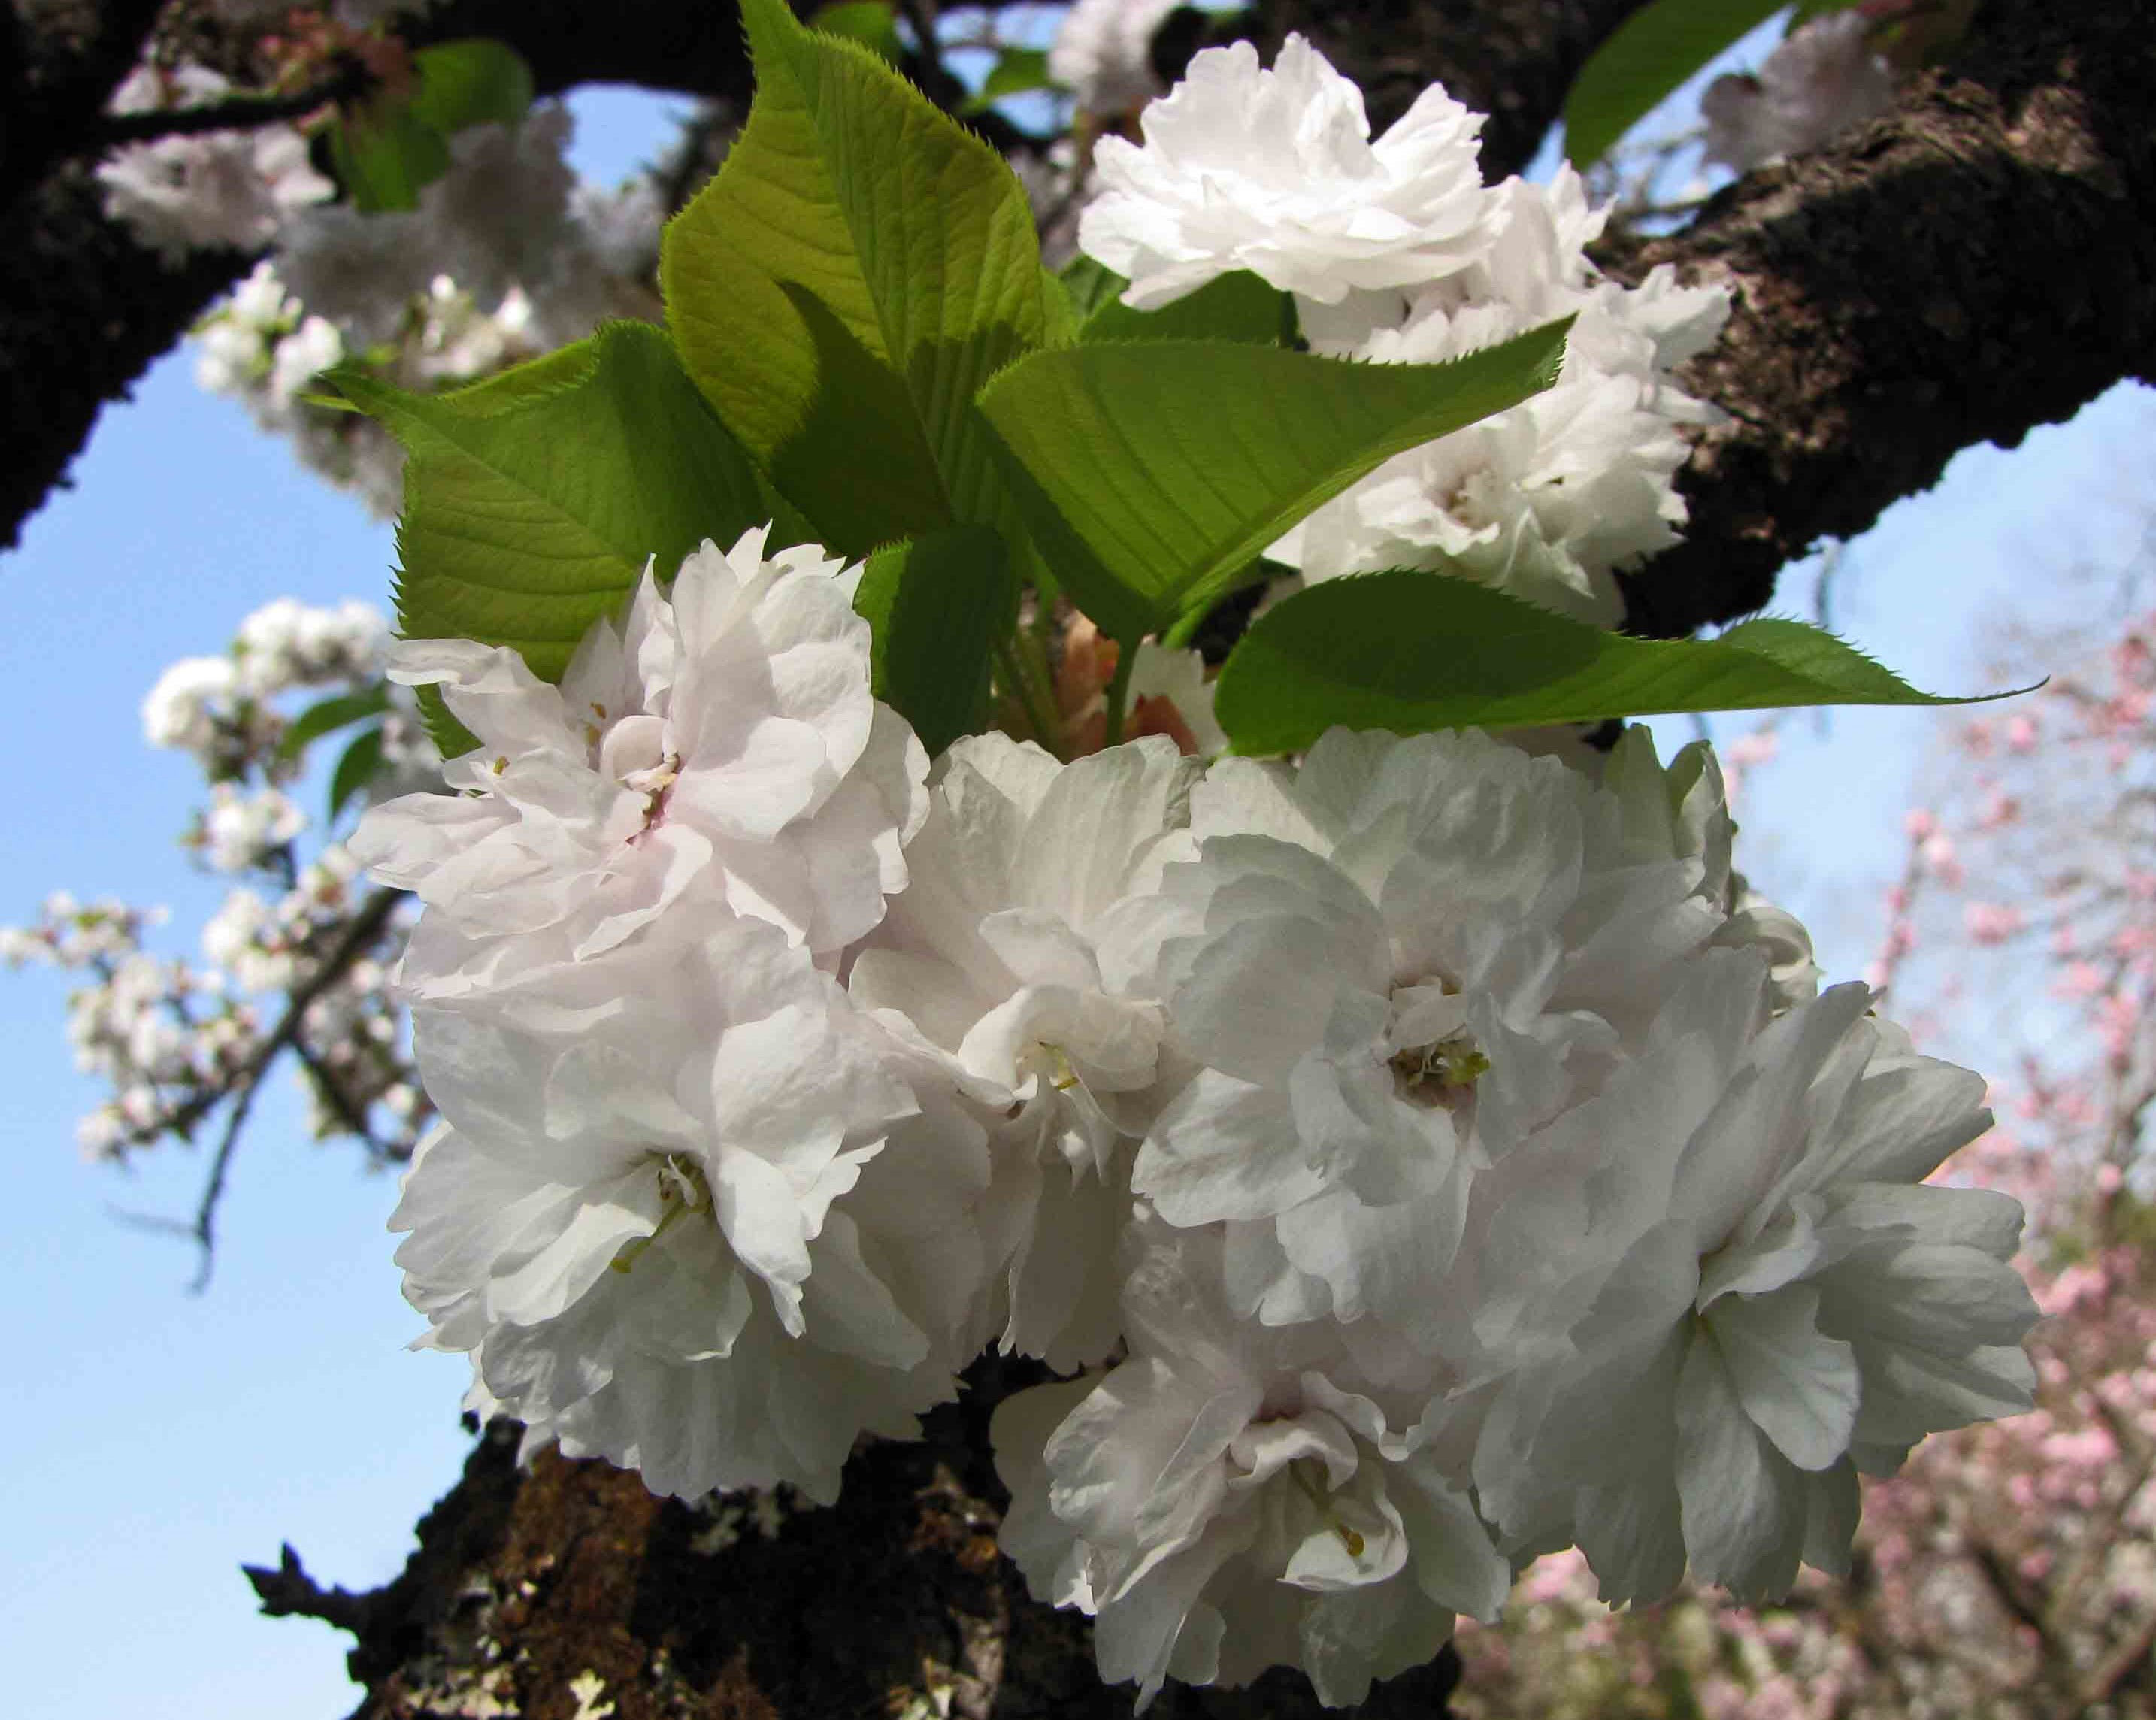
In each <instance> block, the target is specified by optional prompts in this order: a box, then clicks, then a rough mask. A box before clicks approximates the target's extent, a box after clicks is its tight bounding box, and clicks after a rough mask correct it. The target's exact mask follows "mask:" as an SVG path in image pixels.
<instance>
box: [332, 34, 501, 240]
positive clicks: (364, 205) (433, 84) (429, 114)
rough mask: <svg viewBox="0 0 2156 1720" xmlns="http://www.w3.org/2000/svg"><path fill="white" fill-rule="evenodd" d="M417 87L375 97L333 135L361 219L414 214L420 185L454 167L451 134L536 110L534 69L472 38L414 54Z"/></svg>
mask: <svg viewBox="0 0 2156 1720" xmlns="http://www.w3.org/2000/svg"><path fill="white" fill-rule="evenodd" d="M412 63H413V67H414V69H416V70H417V71H418V89H417V90H414V91H413V92H412V93H411V94H410V95H406V96H401V97H397V98H391V97H388V96H386V95H377V96H376V97H374V98H373V99H372V100H370V101H367V102H365V103H362V105H359V106H358V107H357V108H356V109H354V110H352V111H351V112H348V113H346V114H344V115H342V116H340V117H339V119H338V120H337V122H336V125H335V126H333V127H332V128H331V132H330V155H331V160H332V162H334V164H335V166H336V172H337V177H338V178H339V179H341V181H342V182H344V187H345V190H346V194H347V195H348V196H349V197H350V198H352V204H353V206H354V207H355V208H357V209H358V210H359V211H360V212H361V213H362V214H375V213H382V212H384V211H388V210H397V209H416V208H418V207H419V192H420V189H421V187H423V186H426V185H428V184H429V183H431V182H433V181H434V180H437V179H439V178H440V177H442V175H443V174H444V173H446V172H449V137H450V135H451V134H452V133H454V132H457V131H463V130H464V129H465V127H466V126H480V125H485V124H487V123H489V122H490V121H498V122H500V123H501V124H504V125H512V126H513V125H515V124H516V122H517V121H520V120H521V119H522V118H523V117H524V116H525V114H526V111H527V110H529V109H530V107H531V67H529V66H528V65H526V64H525V62H524V59H523V56H522V55H521V54H518V53H517V52H516V49H512V48H511V47H509V46H508V45H507V44H505V43H501V42H495V41H490V40H488V39H485V38H480V37H473V38H469V39H465V40H461V41H456V42H443V43H439V44H436V45H435V46H434V47H432V48H423V49H420V50H419V51H418V53H416V54H413V56H412Z"/></svg>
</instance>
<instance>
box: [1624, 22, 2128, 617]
mask: <svg viewBox="0 0 2156 1720" xmlns="http://www.w3.org/2000/svg"><path fill="white" fill-rule="evenodd" d="M2150 22H2151V21H2150V17H2149V13H2148V9H2147V8H2146V6H2145V5H2144V4H2143V0H2075V3H2074V4H2071V5H2064V6H2062V5H2060V4H2057V3H2056V0H1986V4H1985V5H1984V8H1982V10H1981V11H1980V13H1979V14H1978V17H1977V20H1976V23H1975V25H1974V28H1972V30H1971V32H1970V33H1969V36H1968V38H1967V39H1965V41H1964V42H1963V44H1961V46H1960V48H1959V49H1958V51H1956V52H1955V53H1954V54H1953V55H1952V56H1951V57H1950V58H1949V59H1948V61H1947V63H1946V64H1943V66H1941V67H1940V68H1938V69H1936V70H1934V71H1933V72H1931V73H1929V74H1927V75H1926V76H1925V77H1923V78H1922V80H1919V81H1918V82H1917V85H1915V87H1914V88H1913V89H1912V90H1909V91H1908V92H1907V95H1905V97H1904V98H1903V100H1902V101H1901V102H1900V103H1899V105H1897V107H1896V109H1895V110H1894V111H1893V112H1892V114H1891V115H1889V116H1886V118H1884V119H1882V120H1881V121H1878V122H1877V123H1876V124H1874V125H1871V126H1866V127H1864V128H1861V129H1860V130H1858V131H1856V132H1855V133H1854V134H1852V135H1851V136H1846V137H1845V138H1843V139H1841V140H1840V141H1838V142H1837V143H1836V144H1835V146H1833V147H1832V148H1830V149H1828V150H1825V151H1822V152H1820V153H1818V154H1815V155H1811V156H1807V157H1801V158H1799V159H1797V160H1794V161H1792V162H1787V163H1786V164H1784V165H1783V166H1780V167H1770V168H1767V169H1764V170H1763V171H1761V172H1755V173H1753V174H1750V175H1748V176H1747V177H1745V178H1744V179H1743V180H1741V181H1739V182H1738V183H1737V184H1735V185H1733V186H1732V187H1729V189H1728V190H1727V191H1726V192H1724V193H1722V195H1721V196H1720V197H1718V198H1717V199H1716V200H1715V201H1714V202H1713V203H1711V204H1709V205H1708V207H1707V209H1706V210H1705V211H1704V212H1703V213H1702V214H1701V216H1700V217H1699V218H1698V219H1697V221H1695V222H1694V223H1692V225H1691V226H1690V227H1688V228H1686V229H1685V230H1684V231H1683V232H1681V233H1679V234H1675V235H1673V236H1671V237H1670V238H1666V239H1656V240H1654V241H1653V242H1651V243H1649V244H1642V245H1638V246H1636V247H1634V248H1631V249H1629V250H1627V251H1625V252H1624V253H1622V254H1618V255H1615V256H1613V257H1610V258H1609V259H1605V260H1607V261H1608V262H1609V264H1611V266H1612V267H1613V268H1614V269H1615V270H1616V271H1617V272H1618V273H1620V275H1633V276H1635V277H1636V275H1639V274H1640V273H1643V272H1645V270H1647V269H1648V268H1650V267H1651V266H1652V265H1653V264H1656V263H1662V262H1666V263H1671V264H1676V267H1677V268H1678V270H1680V272H1681V273H1682V274H1683V275H1686V277H1687V278H1688V279H1691V280H1711V281H1722V282H1724V283H1726V284H1727V285H1728V286H1729V288H1730V289H1731V291H1732V296H1733V299H1734V302H1735V315H1734V316H1733V317H1732V321H1731V323H1730V326H1729V328H1728V330H1727V331H1726V332H1725V333H1724V335H1723V336H1722V339H1721V340H1720V341H1718V342H1717V344H1716V345H1715V347H1713V348H1712V350H1711V351H1709V352H1707V353H1705V354H1704V355H1702V357H1699V358H1698V359H1697V360H1696V361H1694V362H1693V363H1692V365H1691V369H1690V372H1689V375H1688V377H1686V383H1687V386H1689V387H1690V388H1691V390H1692V391H1693V392H1694V393H1697V394H1700V395H1702V396H1703V397H1704V398H1707V399H1709V400H1712V401H1713V402H1714V403H1716V404H1717V405H1718V406H1720V407H1722V408H1723V409H1724V410H1725V411H1726V412H1727V413H1729V415H1730V420H1729V423H1728V424H1727V425H1726V426H1725V427H1724V428H1723V429H1719V430H1717V431H1714V432H1712V433H1710V434H1708V435H1707V438H1706V439H1705V440H1704V442H1703V444H1702V446H1701V448H1700V449H1699V451H1698V452H1697V454H1695V455H1694V456H1693V458H1692V461H1691V465H1690V466H1689V467H1688V468H1687V469H1686V470H1685V472H1684V473H1683V474H1681V477H1680V480H1679V485H1680V488H1681V490H1683V492H1684V495H1685V497H1686V501H1688V502H1689V503H1690V504H1691V525H1690V526H1689V527H1688V528H1687V530H1686V537H1685V542H1683V543H1682V544H1681V545H1680V546H1678V547H1676V549H1674V550H1671V551H1670V552H1667V553H1666V554H1664V555H1662V556H1660V557H1656V558H1655V560H1654V561H1652V562H1649V563H1648V564H1647V565H1646V566H1645V567H1643V568H1642V569H1640V572H1638V573H1637V574H1636V575H1635V576H1634V577H1633V578H1631V579H1630V581H1629V582H1627V583H1628V587H1629V589H1628V591H1627V603H1628V610H1629V614H1630V623H1631V625H1632V626H1633V627H1634V628H1635V629H1638V630H1639V631H1641V632H1645V633H1651V634H1685V633H1689V632H1690V631H1691V630H1692V629H1694V628H1695V627H1697V626H1698V625H1700V624H1702V622H1708V621H1718V620H1725V619H1729V618H1731V617H1732V616H1736V615H1739V614H1744V613H1746V612H1748V611H1749V610H1752V609H1755V608H1758V607H1759V606H1760V605H1761V604H1763V603H1765V602H1766V601H1767V600H1768V598H1769V597H1770V596H1771V595H1772V593H1773V591H1774V577H1775V575H1776V573H1777V572H1779V570H1780V568H1781V567H1783V565H1784V563H1785V562H1789V560H1791V559H1792V558H1794V557H1798V556H1800V555H1802V554H1803V553H1804V552H1805V550H1806V549H1807V548H1808V547H1809V546H1810V545H1811V544H1812V542H1814V541H1815V539H1817V538H1819V537H1823V536H1833V537H1851V536H1853V535H1855V534H1856V533H1857V532H1860V531H1864V530H1865V529H1866V527H1867V526H1870V525H1871V523H1872V521H1875V520H1876V519H1877V518H1878V516H1879V515H1880V514H1881V511H1883V510H1884V509H1885V508H1886V506H1888V505H1889V504H1890V503H1892V502H1894V501H1898V500H1899V499H1900V498H1901V497H1902V496H1904V495H1913V494H1915V493H1916V492H1917V491H1918V490H1926V489H1928V488H1929V487H1930V486H1931V485H1933V484H1934V483H1936V482H1937V481H1938V477H1939V474H1940V473H1941V471H1942V470H1944V468H1945V465H1946V463H1947V461H1948V460H1949V459H1951V458H1952V457H1953V455H1954V454H1956V453H1957V452H1958V451H1959V450H1960V449H1963V448H1966V447H1968V446H1969V445H1970V444H1974V443H1978V442H1987V441H1989V442H1996V443H1999V444H2001V445H2002V446H2005V447H2013V446H2014V445H2015V444H2017V443H2019V442H2020V439H2022V437H2023V436H2024V435H2025V434H2027V433H2028V432H2029V431H2030V429H2034V428H2035V426H2037V425H2039V424H2052V423H2056V422H2057V421H2059V420H2061V419H2063V418H2070V417H2071V416H2072V415H2073V413H2075V412H2076V411H2077V410H2079V408H2081V407H2082V406H2083V405H2084V404H2086V403H2087V402H2088V401H2090V400H2092V399H2093V398H2095V397H2096V396H2097V395H2098V394H2100V393H2102V392H2103V391H2104V390H2105V389H2106V388H2109V387H2110V386H2111V385H2112V384H2113V383H2117V382H2118V381H2119V380H2120V379H2121V378H2123V377H2138V378H2140V379H2141V380H2143V381H2144V382H2145V381H2149V380H2151V379H2156V124H2152V121H2151V115H2152V112H2156V108H2152V105H2151V104H2152V100H2156V98H2152V95H2151V92H2152V91H2156V30H2152V29H2151V28H2150Z"/></svg>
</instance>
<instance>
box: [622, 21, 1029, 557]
mask: <svg viewBox="0 0 2156 1720" xmlns="http://www.w3.org/2000/svg"><path fill="white" fill-rule="evenodd" d="M742 13H743V17H744V18H745V19H746V21H747V26H748V33H749V43H750V49H751V54H752V59H754V62H755V66H756V74H757V93H756V99H755V101H754V104H753V105H752V106H751V108H750V110H749V118H748V124H747V126H746V127H745V128H744V129H743V131H742V136H741V137H740V139H739V141H737V142H736V143H735V145H734V146H733V148H732V149H731V151H729V152H728V154H727V157H726V163H725V165H724V166H723V167H721V169H720V170H719V172H718V174H717V176H716V177H715V178H714V179H713V180H712V181H711V184H710V185H709V186H707V187H706V188H705V189H704V191H703V192H702V193H701V194H700V195H699V196H698V197H697V198H696V201H695V202H694V203H690V206H689V207H688V208H686V209H685V210H684V211H683V212H682V213H680V215H679V216H677V217H676V218H675V219H674V220H673V221H672V222H671V223H669V224H668V227H667V230H666V236H665V245H664V247H663V250H662V262H661V268H660V275H661V280H662V282H663V284H664V285H665V294H666V303H667V314H668V317H669V320H670V323H671V325H672V327H673V329H674V332H675V338H676V340H677V341H679V342H680V348H681V352H682V353H683V355H684V357H685V360H686V362H687V366H688V369H689V373H690V375H691V376H692V377H695V378H696V383H697V386H698V387H699V388H701V389H702V390H703V391H704V393H705V395H706V398H708V399H709V400H710V401H711V404H712V406H713V407H714V408H716V411H717V413H718V414H719V417H720V418H721V419H722V420H723V421H724V422H725V423H726V424H727V425H728V427H729V428H731V429H732V431H733V432H734V434H735V435H736V436H737V437H738V438H739V439H740V440H741V442H742V445H743V446H744V447H745V448H747V450H748V451H749V453H750V454H751V455H752V457H754V458H755V459H756V460H757V461H758V463H759V464H760V465H762V467H763V468H764V470H767V472H769V473H770V474H771V475H772V478H773V480H774V481H775V483H776V484H777V485H778V489H779V490H781V491H782V492H783V494H784V495H787V496H788V497H789V498H791V499H792V500H793V501H794V502H795V503H796V504H797V505H798V506H799V507H800V508H801V510H802V511H803V513H804V514H806V515H807V516H808V518H809V519H811V520H812V521H814V522H815V524H816V526H817V527H818V529H819V531H821V532H822V533H823V534H824V542H826V543H828V544H829V545H830V546H831V547H834V548H835V549H839V550H841V551H843V552H846V553H848V554H855V555H859V554H865V553H866V552H868V551H869V550H870V549H872V548H874V547H876V546H877V545H879V544H882V543H886V542H891V541H892V540H894V539H896V538H900V537H921V536H923V535H925V534H927V532H930V531H935V530H937V529H938V528H940V527H942V526H948V525H951V524H953V523H956V522H957V521H999V520H1000V521H1004V522H1006V523H1007V524H1009V526H1010V527H1011V529H1012V530H1013V531H1014V532H1015V530H1016V526H1015V519H1014V516H1013V515H1012V512H1011V510H1010V506H1009V501H1008V499H1007V498H1006V496H1005V495H1004V492H1003V489H1002V485H1001V482H1000V478H999V475H998V470H997V468H996V465H995V460H994V456H993V454H992V453H991V452H990V451H989V449H988V446H987V440H988V439H987V438H986V436H985V435H984V434H983V431H982V429H981V426H980V424H979V421H978V415H977V413H976V412H975V409H974V406H973V396H974V394H975V393H976V392H977V391H978V389H979V388H980V387H981V385H982V384H983V383H984V382H986V381H987V380H988V377H991V376H993V375H994V374H995V373H996V372H997V371H998V370H999V369H1001V368H1002V367H1004V365H1006V364H1008V363H1009V362H1010V361H1011V360H1012V359H1013V358H1015V357H1018V356H1019V354H1020V353H1022V352H1026V351H1029V350H1030V349H1031V348H1033V347H1038V346H1039V344H1040V343H1041V341H1043V339H1044V338H1045V333H1046V311H1045V308H1044V306H1043V303H1042V294H1041V275H1040V266H1039V243H1038V241H1037V240H1036V239H1035V238H1034V230H1033V216H1032V211H1031V209H1030V208H1029V206H1028V204H1027V203H1026V199H1025V194H1024V191H1023V190H1022V189H1021V188H1020V187H1019V183H1018V181H1017V179H1016V177H1014V175H1013V174H1012V172H1011V171H1010V169H1009V167H1008V166H1007V165H1005V163H1004V161H1003V159H1002V158H1001V157H998V155H997V154H996V152H995V151H993V150H992V149H990V148H989V147H988V145H986V144H985V143H983V142H982V141H980V139H978V137H975V136H973V134H971V133H970V132H968V131H965V130H963V129H962V127H960V126H958V125H957V124H956V123H955V122H953V121H952V120H951V119H950V118H948V117H947V116H946V115H944V114H942V113H941V112H939V111H938V110H937V109H936V107H935V106H934V105H933V104H932V103H931V102H930V101H928V100H927V98H926V97H925V96H923V95H921V93H920V92H919V91H918V90H915V89H914V88H913V87H912V86H911V85H909V84H907V83H906V80H904V79H902V78H901V77H900V76H898V75H897V74H896V73H895V72H893V71H892V70H891V69H890V68H889V67H888V66H886V65H885V64H882V62H880V60H878V59H876V58H875V55H874V54H870V53H869V52H868V51H867V50H866V49H863V48H861V47H860V46H859V45H858V44H854V43H850V42H845V41H841V40H839V39H835V38H833V37H830V36H827V35H822V34H819V33H814V32H812V31H809V30H807V29H804V28H803V27H802V26H801V25H800V24H799V23H797V22H796V21H795V19H794V18H793V14H792V13H790V12H788V10H787V9H786V8H785V6H784V4H783V0H746V3H745V4H744V6H743V8H742Z"/></svg>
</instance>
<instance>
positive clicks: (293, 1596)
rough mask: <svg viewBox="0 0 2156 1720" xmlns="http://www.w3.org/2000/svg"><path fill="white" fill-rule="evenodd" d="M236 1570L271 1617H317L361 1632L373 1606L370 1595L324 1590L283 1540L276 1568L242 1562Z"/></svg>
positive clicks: (331, 1623) (343, 1627)
mask: <svg viewBox="0 0 2156 1720" xmlns="http://www.w3.org/2000/svg"><path fill="white" fill-rule="evenodd" d="M239 1569H240V1570H241V1571H242V1572H243V1573H244V1574H245V1576H246V1578H247V1580H248V1581H249V1582H250V1583H252V1584H254V1592H255V1594H257V1595H259V1597H260V1598H261V1601H262V1610H263V1612H264V1613H265V1614H266V1615H268V1616H269V1617H270V1618H273V1619H285V1618H301V1619H320V1620H322V1622H323V1623H325V1624H327V1625H335V1626H336V1628H337V1629H338V1630H349V1631H351V1632H352V1634H353V1635H364V1633H365V1631H366V1629H367V1621H368V1620H369V1618H370V1617H371V1616H372V1612H373V1608H372V1605H371V1604H370V1603H371V1602H372V1599H373V1597H372V1595H369V1594H353V1593H352V1591H351V1590H350V1589H325V1588H323V1587H322V1586H321V1584H319V1583H317V1582H316V1581H315V1579H313V1578H312V1577H311V1576H309V1575H308V1574H307V1572H306V1568H305V1566H304V1565H302V1564H301V1563H300V1555H299V1554H298V1553H295V1552H294V1551H293V1550H292V1543H290V1541H287V1542H285V1543H284V1545H283V1546H282V1547H281V1548H279V1549H278V1556H277V1568H276V1569H275V1570H271V1569H269V1567H268V1566H266V1565H259V1564H244V1565H242V1566H240V1568H239Z"/></svg>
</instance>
